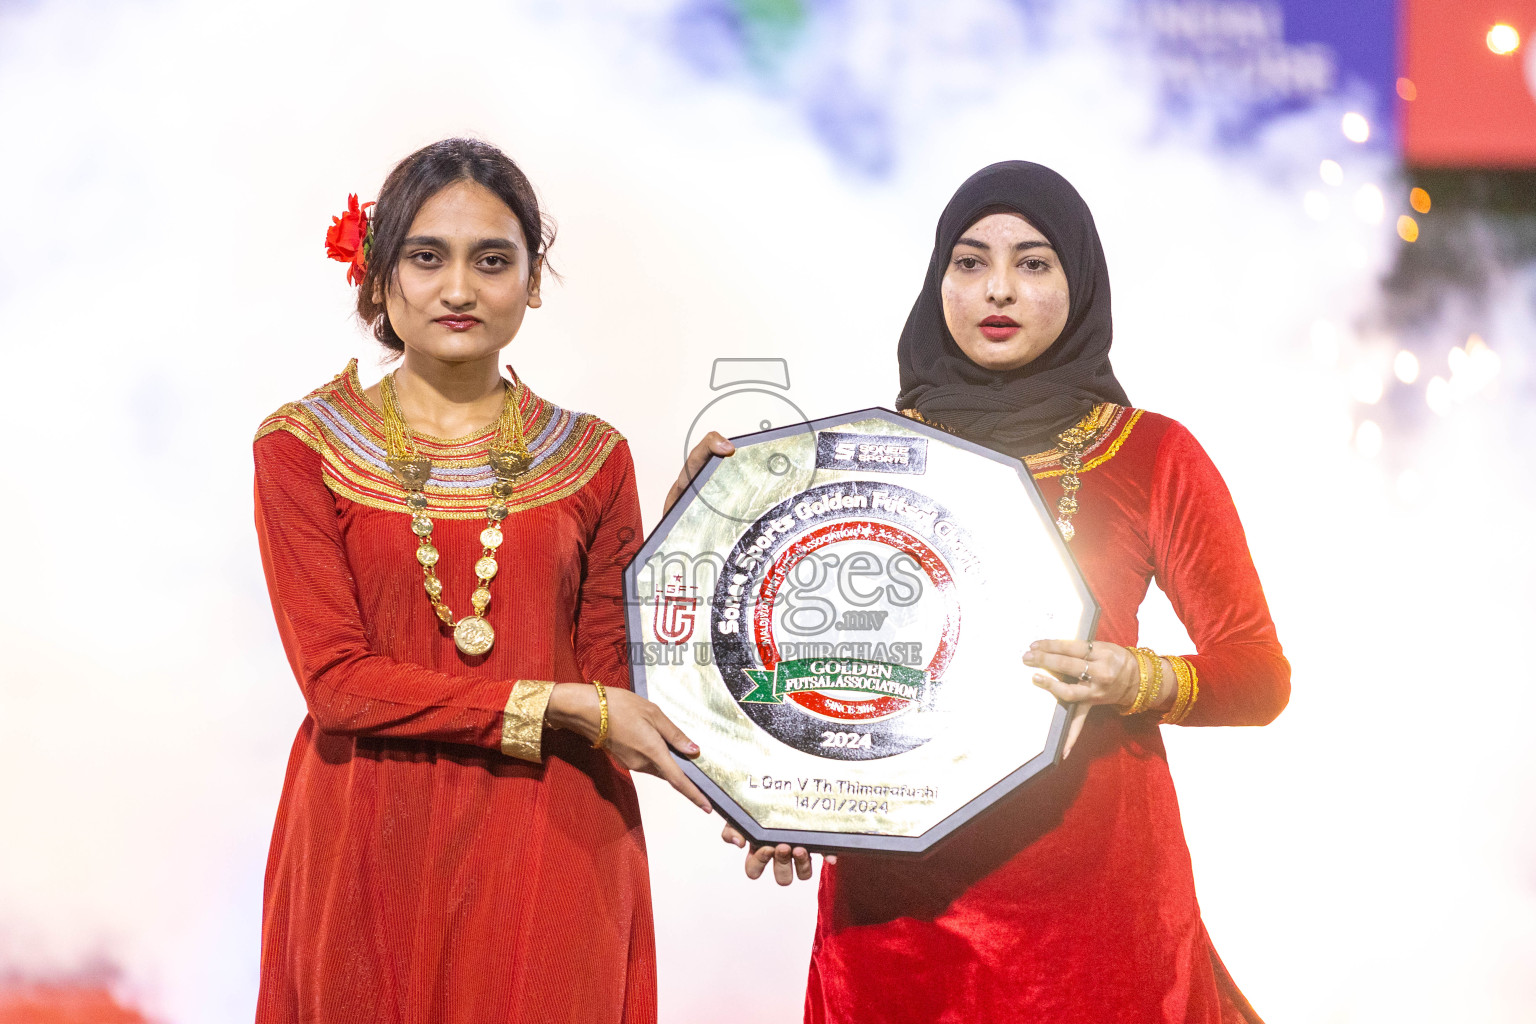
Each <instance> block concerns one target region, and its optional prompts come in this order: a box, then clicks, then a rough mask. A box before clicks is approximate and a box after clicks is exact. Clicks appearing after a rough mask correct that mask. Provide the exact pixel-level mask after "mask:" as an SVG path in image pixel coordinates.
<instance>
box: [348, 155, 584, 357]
mask: <svg viewBox="0 0 1536 1024" xmlns="http://www.w3.org/2000/svg"><path fill="white" fill-rule="evenodd" d="M459 181H473V182H475V183H476V184H478V185H482V186H484V187H485V188H486V189H489V190H490V191H491V192H492V193H493V194H494V195H495V196H496V197H497V198H498V199H500V200H501V201H502V202H504V203H506V204H507V208H508V209H510V210H511V211H512V215H513V216H514V217H516V218H517V222H518V224H519V225H521V226H522V229H523V238H524V240H525V241H526V242H527V244H528V249H529V253H528V256H529V266H530V268H532V267H533V266H534V265H536V264H538V263H539V262H542V261H543V259H544V256H545V254H546V253H547V252H548V251H549V247H550V246H551V245H553V244H554V241H555V225H554V223H553V222H552V221H549V220H547V219H545V218H544V216H543V215H542V214H540V213H539V200H538V197H537V196H535V195H534V194H533V185H532V184H530V183H529V181H528V176H527V175H526V174H524V173H523V172H522V169H521V168H519V167H518V166H517V164H515V163H513V162H512V158H511V157H509V156H507V154H505V153H503V152H502V151H501V150H499V149H497V148H496V147H495V146H492V145H491V144H490V143H488V142H481V141H479V140H478V139H444V140H443V141H441V142H434V143H432V145H430V146H423V147H422V148H421V149H418V150H417V151H416V152H414V153H412V154H411V155H410V156H408V157H406V158H405V159H404V160H401V161H400V162H399V163H398V164H396V165H395V169H394V170H392V171H390V172H389V177H387V178H385V179H384V187H383V188H381V189H379V198H378V203H377V205H376V206H374V208H373V210H372V211H371V212H372V214H373V218H372V225H371V226H372V228H373V246H372V248H371V249H370V250H369V252H368V270H367V273H366V274H364V275H363V281H362V284H360V285H359V286H358V289H357V315H358V316H359V317H360V318H362V321H363V323H365V324H367V325H368V327H369V328H370V329H371V330H372V331H373V336H374V337H375V338H377V339H378V340H379V344H381V345H383V346H384V347H385V348H388V349H391V350H393V351H395V352H403V351H404V350H405V342H403V341H401V340H400V336H399V335H398V334H396V333H395V329H394V328H393V327H392V326H390V323H389V312H388V310H387V309H386V308H385V304H384V302H383V301H382V300H383V298H384V296H385V294H386V293H387V292H388V289H389V287H390V285H391V284H392V283H393V281H394V277H395V268H396V265H397V264H398V262H399V260H400V248H401V245H402V244H403V243H404V242H405V236H406V233H407V232H408V231H410V230H411V222H412V221H414V220H415V219H416V214H417V213H418V212H420V210H421V207H422V205H423V204H425V203H426V201H427V200H428V199H431V198H432V197H433V196H435V195H437V194H438V193H439V192H441V191H442V190H443V189H445V188H447V187H448V186H449V185H452V184H454V183H455V182H459ZM375 294H377V295H378V297H379V301H375V299H374V296H375Z"/></svg>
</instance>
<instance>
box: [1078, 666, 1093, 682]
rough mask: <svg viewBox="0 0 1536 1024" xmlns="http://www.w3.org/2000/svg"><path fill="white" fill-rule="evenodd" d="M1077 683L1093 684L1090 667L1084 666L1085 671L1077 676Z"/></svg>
mask: <svg viewBox="0 0 1536 1024" xmlns="http://www.w3.org/2000/svg"><path fill="white" fill-rule="evenodd" d="M1077 681H1078V682H1080V683H1091V682H1093V676H1092V675H1091V674H1090V673H1089V671H1088V666H1086V665H1084V666H1083V670H1082V671H1081V672H1079V673H1078V674H1077Z"/></svg>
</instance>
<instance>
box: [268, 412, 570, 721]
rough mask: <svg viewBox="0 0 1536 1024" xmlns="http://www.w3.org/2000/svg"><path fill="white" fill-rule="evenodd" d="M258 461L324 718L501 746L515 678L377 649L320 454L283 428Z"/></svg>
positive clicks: (280, 566)
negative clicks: (402, 658) (447, 667)
mask: <svg viewBox="0 0 1536 1024" xmlns="http://www.w3.org/2000/svg"><path fill="white" fill-rule="evenodd" d="M255 458H256V532H257V536H258V539H259V540H260V544H261V560H262V565H263V566H264V568H265V569H266V575H267V590H268V592H269V593H270V594H271V597H272V611H273V613H274V614H275V615H276V617H277V628H278V632H279V633H280V634H281V635H282V639H283V648H284V650H286V651H287V654H288V661H289V664H290V665H292V666H293V673H294V675H295V676H296V677H297V679H298V682H299V688H300V689H301V690H302V691H303V692H304V701H305V703H306V704H308V706H309V714H310V716H311V717H312V718H313V719H314V720H315V724H316V725H317V726H318V727H319V728H320V729H321V731H323V732H327V733H334V734H340V735H346V736H390V737H397V738H411V739H423V740H437V741H441V742H445V743H465V744H473V745H475V746H481V747H491V748H493V749H501V748H502V739H503V735H502V734H503V725H504V721H505V715H504V712H506V711H507V709H508V705H509V703H510V698H511V695H512V691H513V684H512V682H511V681H509V680H505V679H484V678H476V677H474V676H454V675H448V674H446V673H442V672H436V671H433V670H432V669H428V668H425V667H422V666H420V665H412V664H407V663H403V662H399V661H395V660H394V659H391V658H387V657H384V656H382V655H378V654H374V653H373V652H372V651H371V650H369V646H368V640H367V637H366V636H365V634H364V631H363V624H362V618H361V615H360V613H359V611H358V601H357V589H356V585H355V583H354V581H353V577H352V569H351V567H350V565H349V564H348V562H347V556H346V551H345V549H344V548H343V546H342V538H341V531H340V527H339V525H338V523H337V519H336V499H335V496H334V495H332V494H331V492H330V491H329V490H328V489H327V488H326V486H325V483H324V481H323V480H322V479H321V458H320V456H319V454H317V453H316V452H314V451H313V450H311V449H310V448H309V447H308V446H306V445H305V444H304V443H303V442H302V441H300V440H299V439H298V438H296V437H294V436H293V435H291V434H289V433H287V432H285V431H275V432H273V433H270V434H267V435H266V436H265V437H262V438H260V439H259V440H258V441H257V442H256V445H255ZM520 685H521V684H520ZM535 685H537V684H535ZM546 685H547V684H546Z"/></svg>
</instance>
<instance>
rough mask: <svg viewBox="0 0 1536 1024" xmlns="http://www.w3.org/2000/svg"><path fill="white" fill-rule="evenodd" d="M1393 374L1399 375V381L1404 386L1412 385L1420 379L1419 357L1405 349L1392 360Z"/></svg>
mask: <svg viewBox="0 0 1536 1024" xmlns="http://www.w3.org/2000/svg"><path fill="white" fill-rule="evenodd" d="M1392 372H1393V373H1395V374H1397V379H1398V380H1400V381H1402V382H1403V383H1404V384H1412V383H1413V382H1414V381H1416V380H1418V379H1419V357H1418V356H1416V355H1414V354H1413V353H1412V352H1409V351H1408V350H1407V349H1403V350H1402V351H1401V352H1399V353H1398V354H1397V358H1396V359H1394V360H1392Z"/></svg>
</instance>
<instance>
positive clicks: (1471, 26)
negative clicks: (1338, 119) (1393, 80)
mask: <svg viewBox="0 0 1536 1024" xmlns="http://www.w3.org/2000/svg"><path fill="white" fill-rule="evenodd" d="M1498 25H1502V26H1507V27H1508V28H1509V29H1513V30H1514V32H1515V33H1516V34H1517V35H1518V45H1516V46H1515V47H1514V49H1513V50H1510V49H1509V47H1510V45H1511V44H1512V43H1514V42H1515V37H1514V36H1512V35H1511V33H1510V32H1508V31H1507V30H1502V29H1501V30H1499V31H1497V32H1494V33H1493V35H1491V36H1490V32H1491V31H1492V30H1493V29H1494V27H1495V26H1498ZM1402 45H1403V65H1402V66H1403V71H1402V74H1403V77H1404V79H1406V81H1399V83H1398V94H1399V95H1400V96H1402V98H1403V105H1402V111H1403V122H1402V123H1403V153H1404V156H1405V157H1406V159H1407V161H1408V163H1410V164H1414V165H1417V166H1423V167H1508V168H1536V0H1407V2H1406V3H1405V4H1404V6H1403V42H1402ZM1501 50H1503V51H1507V52H1498V51H1501ZM1410 97H1411V98H1410Z"/></svg>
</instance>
